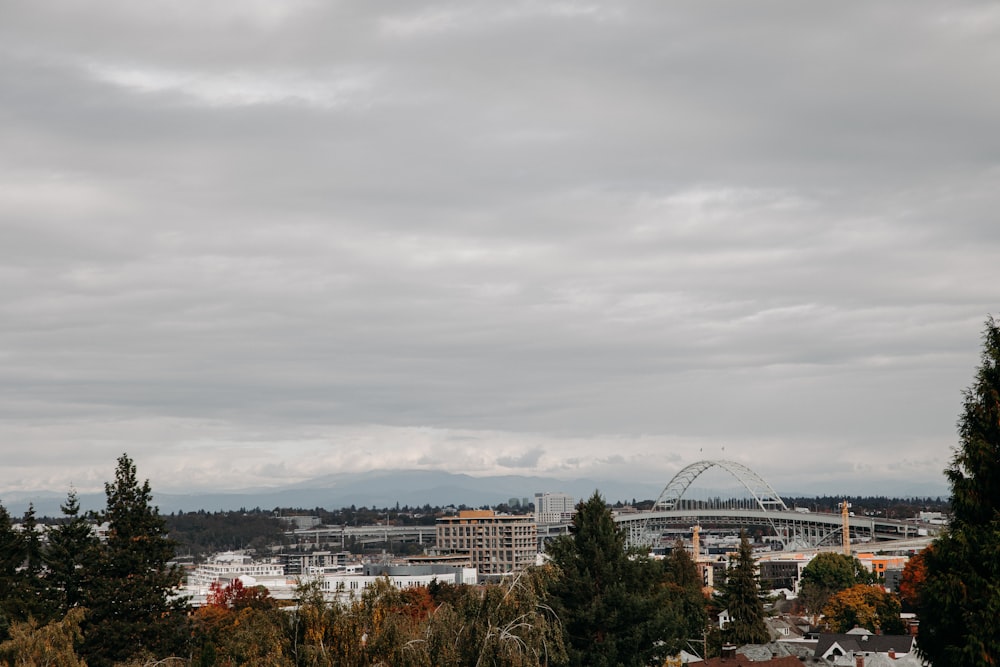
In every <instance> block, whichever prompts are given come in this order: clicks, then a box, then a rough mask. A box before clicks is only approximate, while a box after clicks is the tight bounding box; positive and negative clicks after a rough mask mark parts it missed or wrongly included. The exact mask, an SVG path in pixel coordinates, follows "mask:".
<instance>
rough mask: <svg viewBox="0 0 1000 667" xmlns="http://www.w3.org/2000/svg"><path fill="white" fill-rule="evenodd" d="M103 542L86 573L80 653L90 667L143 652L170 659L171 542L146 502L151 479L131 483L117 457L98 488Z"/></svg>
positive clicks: (175, 605) (173, 637)
mask: <svg viewBox="0 0 1000 667" xmlns="http://www.w3.org/2000/svg"><path fill="white" fill-rule="evenodd" d="M104 490H105V494H106V495H107V508H106V509H105V511H104V514H103V519H104V520H105V521H107V523H108V539H107V544H106V545H105V546H104V548H103V549H102V551H101V553H100V556H99V557H98V558H97V559H96V562H95V563H94V565H93V567H92V568H88V570H89V571H88V573H87V576H88V586H87V590H86V600H85V601H84V604H85V606H87V607H88V608H89V610H90V616H89V617H88V619H87V622H86V624H85V625H84V637H85V641H84V652H85V654H86V655H85V657H86V659H87V664H89V665H91V667H101V666H102V665H110V664H112V663H113V662H115V661H124V660H126V659H128V658H129V657H132V656H135V655H140V654H143V653H151V654H154V655H169V654H170V653H172V652H173V651H174V649H176V648H177V645H176V643H177V642H178V641H179V640H180V633H179V625H180V623H182V622H183V615H184V614H183V611H184V607H185V605H184V603H183V602H182V601H181V600H178V599H176V598H172V597H171V592H172V590H173V589H174V587H176V586H177V585H178V584H179V583H180V572H179V570H177V569H176V568H175V567H172V566H169V565H168V563H169V561H170V559H171V558H172V557H173V555H174V543H173V542H172V541H171V540H170V539H168V537H167V535H166V530H165V521H164V520H163V518H162V517H160V516H159V512H158V510H157V508H155V507H153V506H152V505H151V504H150V503H151V501H152V492H151V491H150V487H149V480H146V481H145V482H143V483H142V484H140V483H139V481H138V479H137V478H136V468H135V464H134V463H133V462H132V460H131V459H130V458H129V457H128V455H127V454H123V455H122V456H121V457H119V459H118V467H117V469H116V470H115V481H114V482H111V483H106V484H105V485H104Z"/></svg>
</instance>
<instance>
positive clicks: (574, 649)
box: [548, 493, 687, 667]
mask: <svg viewBox="0 0 1000 667" xmlns="http://www.w3.org/2000/svg"><path fill="white" fill-rule="evenodd" d="M570 532H571V534H570V535H567V536H562V537H559V538H557V539H556V540H554V541H553V542H552V543H551V544H550V545H549V548H548V553H549V556H550V557H551V559H552V563H553V564H554V565H555V566H556V568H558V574H557V576H556V579H555V581H554V582H553V583H552V584H551V585H550V587H549V592H550V597H551V602H552V606H553V608H554V609H555V611H556V613H557V615H558V617H559V618H560V620H561V622H562V626H563V629H564V632H565V636H566V645H567V652H568V654H569V663H570V664H572V665H581V666H595V667H614V666H617V665H623V666H625V667H631V666H636V667H638V666H639V665H646V664H649V663H650V662H651V661H653V660H659V661H660V662H662V661H663V659H664V658H665V657H666V656H667V655H671V654H674V653H676V651H677V650H678V649H679V648H680V642H681V640H683V639H686V632H687V630H686V627H685V626H684V625H681V624H679V615H680V614H679V612H678V602H677V601H676V600H674V599H672V598H671V588H670V587H669V586H668V584H669V580H668V577H667V570H666V568H665V567H664V566H663V565H662V564H661V563H658V562H656V561H653V560H651V559H650V558H649V557H648V554H646V553H644V552H639V551H637V550H633V549H628V548H626V545H625V537H624V535H623V534H622V532H621V531H619V530H618V529H617V527H616V526H615V523H614V518H613V517H612V515H611V512H610V510H608V508H607V506H606V504H605V502H604V499H603V498H602V497H601V495H600V494H599V493H595V494H594V495H593V496H592V497H591V498H590V500H587V501H586V502H582V503H580V504H579V505H578V506H577V511H576V514H575V515H574V516H573V524H572V526H571V527H570Z"/></svg>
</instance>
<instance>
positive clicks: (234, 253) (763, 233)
mask: <svg viewBox="0 0 1000 667" xmlns="http://www.w3.org/2000/svg"><path fill="white" fill-rule="evenodd" d="M4 16H5V19H4V21H3V25H0V44H2V45H3V46H2V47H0V115H2V119H3V122H2V123H0V149H2V150H0V211H2V213H0V216H2V217H0V237H2V239H0V248H2V252H3V262H2V264H0V318H2V321H3V322H4V326H3V330H2V333H0V414H2V416H3V420H2V424H3V425H2V426H0V436H2V442H3V443H4V444H3V445H0V447H2V448H3V449H2V450H0V451H2V453H3V458H4V460H5V466H3V470H2V471H0V491H2V490H3V489H4V488H11V489H30V488H35V487H36V486H39V485H56V486H58V485H60V484H65V483H66V482H67V481H68V480H70V479H73V480H74V482H75V483H76V484H77V486H78V487H80V488H81V489H83V488H84V487H85V486H86V485H87V484H88V483H96V482H95V481H94V480H101V479H103V478H102V475H104V476H106V475H107V474H108V472H107V471H109V470H110V468H111V467H112V465H113V459H114V456H115V455H117V453H120V451H123V450H128V451H129V452H130V453H132V454H133V455H134V456H136V458H137V460H138V462H139V463H140V465H141V464H142V463H143V461H148V464H149V465H155V470H156V474H157V475H159V476H160V478H159V479H156V478H154V479H153V480H152V481H153V483H154V485H159V486H164V487H170V488H181V487H183V486H184V485H186V484H190V485H218V486H224V487H228V488H232V487H234V486H238V485H239V484H240V483H242V482H243V481H245V480H247V479H248V478H253V481H254V483H266V482H267V481H268V476H269V475H270V476H271V478H272V480H271V481H274V482H278V481H286V480H295V479H301V478H303V477H305V476H308V475H311V474H319V473H323V472H330V471H333V470H339V469H345V468H347V469H352V470H353V469H358V470H361V469H366V468H375V467H401V466H403V467H405V466H412V467H428V468H446V469H451V470H456V471H462V472H470V473H473V474H486V473H490V472H511V471H524V470H532V471H536V472H539V473H553V472H559V473H560V474H565V475H581V476H582V475H598V476H599V475H602V474H603V475H608V476H616V477H620V478H629V477H630V476H631V477H632V478H636V479H639V478H642V479H643V480H644V481H656V480H665V479H667V478H669V476H670V475H671V474H672V473H673V472H675V471H676V470H678V469H679V468H680V467H683V465H684V464H685V463H688V462H691V461H693V460H695V459H696V458H697V457H699V456H705V457H708V455H709V453H711V455H712V456H719V455H722V447H723V446H725V447H726V450H725V455H726V456H730V457H732V458H739V459H740V460H743V461H744V462H746V463H748V464H749V465H752V466H753V467H755V468H756V467H758V466H759V467H761V468H765V469H766V474H765V476H767V477H768V478H769V479H774V480H787V481H788V482H790V483H791V482H795V483H798V482H800V481H805V480H811V481H812V482H813V486H815V488H820V487H821V486H824V485H825V486H824V488H829V489H831V490H836V489H838V488H841V487H840V486H838V485H844V484H848V483H850V484H854V483H856V482H857V480H858V479H859V478H863V479H866V480H871V483H872V484H878V483H879V480H884V479H887V478H890V477H891V478H893V479H895V478H896V476H898V477H899V478H900V479H910V480H913V482H914V484H915V486H919V485H925V486H928V487H930V486H935V487H936V488H940V487H941V486H943V480H942V478H941V475H940V471H941V469H942V468H943V467H944V465H945V463H946V460H947V457H948V451H949V449H948V448H949V446H950V445H951V444H952V443H953V442H954V422H955V418H956V416H957V414H958V408H959V402H960V391H961V389H962V387H964V386H965V385H966V384H968V382H969V381H970V380H971V377H972V371H973V368H974V366H975V364H976V359H977V352H978V343H979V339H978V333H979V331H980V328H981V325H982V321H983V319H984V318H985V316H986V314H987V313H989V312H995V310H996V290H995V287H994V285H995V282H996V280H995V277H996V276H995V273H996V272H995V268H994V267H996V266H997V265H998V264H1000V262H998V260H1000V252H998V249H1000V232H998V231H997V229H998V228H997V226H996V224H995V222H994V220H993V213H994V211H995V210H997V204H998V201H997V199H998V197H1000V195H998V194H997V192H996V188H995V187H994V184H995V183H996V177H997V174H998V163H997V155H998V149H1000V146H998V144H997V141H998V139H997V137H1000V132H998V129H1000V128H998V127H997V120H996V119H997V118H1000V92H997V89H996V86H995V85H993V81H994V78H995V76H994V72H996V71H997V69H998V66H1000V62H998V60H1000V48H998V47H997V46H996V45H997V43H998V42H997V40H996V37H997V34H998V32H1000V14H998V13H997V12H995V11H992V10H990V9H988V8H986V7H984V6H982V5H980V4H977V3H971V2H970V3H959V4H957V5H949V6H948V7H941V6H939V5H935V4H933V3H923V2H918V3H912V2H908V3H905V4H903V3H889V4H888V5H879V6H857V7H842V6H832V5H831V6H816V5H803V4H800V3H791V2H774V3H766V4H758V5H754V6H750V5H741V4H738V3H723V4H714V5H705V3H697V2H690V3H675V4H672V5H670V6H669V7H668V6H664V5H662V4H660V3H646V2H634V3H625V4H614V5H611V4H609V3H603V2H599V3H592V4H586V3H537V2H515V3H506V4H504V5H497V4H495V3H453V2H441V3H432V4H424V5H421V6H420V7H415V6H413V5H412V4H409V3H389V4H383V5H380V6H379V7H377V8H376V7H368V6H365V7H361V6H352V5H343V4H338V3H310V2H298V3H282V4H281V6H280V7H277V6H275V5H273V4H272V3H246V2H241V3H218V4H217V5H215V6H213V7H211V8H206V7H201V6H196V5H195V4H187V3H179V4H178V3H162V4H158V5H157V4H154V5H143V6H141V7H140V6H137V5H134V4H133V3H122V2H102V3H96V4H94V3H91V4H89V5H88V7H87V8H85V9H84V8H82V7H76V6H70V5H68V6H45V5H40V4H39V3H31V2H16V1H11V2H7V3H5V10H4ZM609 450H611V451H613V452H614V454H613V461H612V457H611V456H609V454H608V452H609ZM789 452H793V453H794V455H792V454H790V453H789ZM226 461H228V462H233V463H229V464H224V463H223V462H226ZM306 461H307V462H308V463H306ZM601 461H605V462H606V463H604V464H601V463H600V462H601ZM861 463H864V464H865V467H863V468H856V467H855V466H854V464H861ZM227 470H229V471H232V472H231V473H230V472H226V471H227ZM775 483H776V484H777V483H779V482H775Z"/></svg>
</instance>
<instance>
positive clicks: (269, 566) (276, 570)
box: [187, 551, 285, 589]
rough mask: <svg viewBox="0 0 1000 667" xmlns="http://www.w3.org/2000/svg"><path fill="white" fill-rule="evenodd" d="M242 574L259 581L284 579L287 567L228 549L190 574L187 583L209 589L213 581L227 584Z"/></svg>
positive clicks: (189, 585) (195, 587)
mask: <svg viewBox="0 0 1000 667" xmlns="http://www.w3.org/2000/svg"><path fill="white" fill-rule="evenodd" d="M240 576H248V577H253V578H254V579H255V580H258V581H260V580H262V579H275V578H279V579H284V578H285V568H284V566H283V565H280V564H279V563H272V562H260V561H255V560H253V559H252V558H251V557H250V556H248V555H246V554H241V553H236V552H234V551H226V552H223V553H220V554H215V555H214V556H212V557H211V558H209V559H208V561H207V562H205V563H202V564H201V565H199V566H198V567H197V568H196V569H195V570H194V571H193V572H191V573H190V574H188V577H187V585H188V588H190V589H201V588H205V589H207V588H208V587H209V586H211V585H212V583H213V582H216V581H218V582H221V583H223V584H227V583H229V582H231V581H232V580H233V579H236V578H237V577H240ZM244 583H246V582H245V581H244Z"/></svg>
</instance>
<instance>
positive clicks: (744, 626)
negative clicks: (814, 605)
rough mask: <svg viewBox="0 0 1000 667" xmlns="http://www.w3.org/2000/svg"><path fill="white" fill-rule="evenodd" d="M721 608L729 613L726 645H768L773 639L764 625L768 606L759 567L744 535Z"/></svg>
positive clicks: (722, 594) (724, 586) (722, 591)
mask: <svg viewBox="0 0 1000 667" xmlns="http://www.w3.org/2000/svg"><path fill="white" fill-rule="evenodd" d="M720 589H721V591H720V593H721V595H720V599H719V603H720V605H721V606H722V607H723V608H725V609H727V610H728V611H729V618H730V622H729V627H727V628H725V629H724V630H723V634H722V637H723V639H724V640H725V641H727V642H729V643H732V644H736V645H743V644H766V643H767V642H768V641H770V639H771V635H770V633H769V632H768V630H767V626H766V625H764V602H763V600H762V599H761V591H760V584H759V582H758V579H757V564H756V562H755V561H754V557H753V549H752V548H751V547H750V541H749V540H748V539H747V535H746V533H742V532H741V533H740V548H739V551H738V552H737V554H736V559H735V560H734V561H733V562H732V563H731V564H730V566H729V568H728V569H727V570H726V582H725V584H723V585H722V586H721V587H720Z"/></svg>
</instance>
